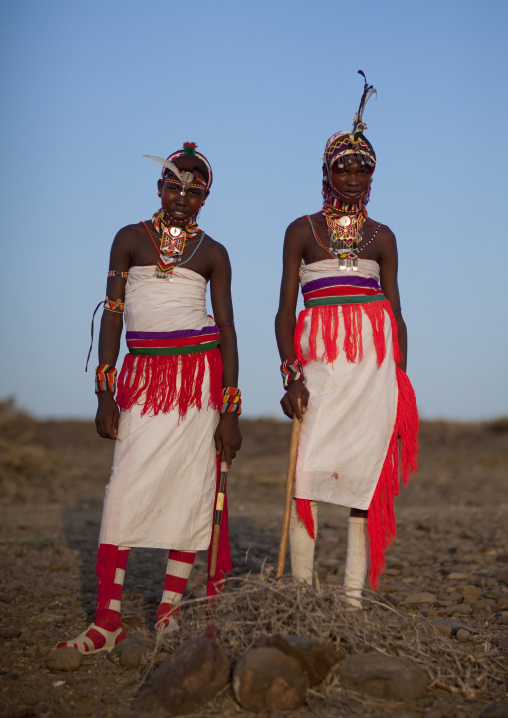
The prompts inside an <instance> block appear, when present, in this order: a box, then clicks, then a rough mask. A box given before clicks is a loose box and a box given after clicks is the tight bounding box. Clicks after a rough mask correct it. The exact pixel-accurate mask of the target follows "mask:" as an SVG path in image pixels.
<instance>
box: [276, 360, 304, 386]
mask: <svg viewBox="0 0 508 718" xmlns="http://www.w3.org/2000/svg"><path fill="white" fill-rule="evenodd" d="M280 373H281V375H282V379H283V380H284V389H287V388H288V386H289V385H290V384H291V382H292V381H299V380H300V381H302V382H303V383H304V384H305V377H304V376H303V366H302V365H301V364H300V362H299V361H298V359H286V360H285V361H283V362H282V364H281V365H280Z"/></svg>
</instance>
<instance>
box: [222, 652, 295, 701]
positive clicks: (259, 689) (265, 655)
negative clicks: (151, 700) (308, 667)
mask: <svg viewBox="0 0 508 718" xmlns="http://www.w3.org/2000/svg"><path fill="white" fill-rule="evenodd" d="M233 693H234V695H235V698H236V700H237V701H238V703H239V704H240V706H241V707H242V708H243V709H244V710H247V711H252V712H254V713H259V712H260V711H262V710H269V711H276V710H293V709H295V708H299V707H300V706H302V705H303V703H304V701H305V696H306V693H307V676H306V675H305V673H304V671H303V669H302V668H301V666H300V664H299V663H298V661H297V660H296V659H295V658H293V657H292V656H288V655H286V654H285V653H282V651H279V650H278V649H276V648H269V647H266V648H250V649H249V650H248V651H247V652H246V653H244V655H243V656H242V657H241V658H240V660H239V661H238V663H237V664H236V666H235V669H234V672H233Z"/></svg>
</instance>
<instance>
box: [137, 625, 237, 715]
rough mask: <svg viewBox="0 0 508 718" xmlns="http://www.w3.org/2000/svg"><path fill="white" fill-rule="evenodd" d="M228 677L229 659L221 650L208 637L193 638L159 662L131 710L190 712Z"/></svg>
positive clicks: (203, 703)
mask: <svg viewBox="0 0 508 718" xmlns="http://www.w3.org/2000/svg"><path fill="white" fill-rule="evenodd" d="M228 679H229V660H228V657H227V655H226V652H225V651H224V649H223V648H221V647H220V646H218V645H217V644H216V643H215V642H214V641H210V640H208V639H207V638H195V639H192V640H190V641H186V642H185V643H183V644H182V645H181V646H180V647H179V648H177V650H176V651H175V652H174V653H172V654H171V655H170V656H168V658H166V659H165V660H164V661H163V662H162V663H161V665H160V666H159V667H158V668H157V670H156V671H155V672H154V674H153V675H152V677H151V679H150V681H149V684H148V686H147V688H146V689H145V690H144V691H143V693H141V695H140V696H139V697H138V698H137V699H136V700H135V702H134V709H135V710H138V711H145V712H151V711H160V710H161V709H163V710H165V711H166V713H167V715H170V716H179V715H185V714H186V713H192V712H194V711H197V710H199V708H201V707H202V706H204V705H206V703H208V702H209V701H210V700H212V698H214V697H215V696H216V695H217V693H218V692H219V691H220V690H221V689H222V688H223V687H224V686H225V685H226V683H227V682H228Z"/></svg>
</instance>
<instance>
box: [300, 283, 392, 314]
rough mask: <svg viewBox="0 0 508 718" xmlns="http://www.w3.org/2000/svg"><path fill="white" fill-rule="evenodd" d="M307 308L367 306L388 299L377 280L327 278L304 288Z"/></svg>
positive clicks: (308, 284) (303, 292)
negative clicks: (333, 305) (346, 305)
mask: <svg viewBox="0 0 508 718" xmlns="http://www.w3.org/2000/svg"><path fill="white" fill-rule="evenodd" d="M302 294H303V299H304V303H305V308H306V309H309V308H310V307H322V306H325V305H330V304H366V303H367V302H380V301H383V300H384V299H386V297H385V295H384V294H383V290H382V289H381V287H380V286H379V284H378V282H377V281H376V280H375V279H370V278H368V277H358V276H356V277H355V276H350V277H349V276H348V277H344V276H341V277H325V278H324V279H314V280H313V281H312V282H308V283H307V284H306V285H305V286H304V287H302Z"/></svg>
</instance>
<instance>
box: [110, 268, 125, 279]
mask: <svg viewBox="0 0 508 718" xmlns="http://www.w3.org/2000/svg"><path fill="white" fill-rule="evenodd" d="M128 275H129V272H120V271H119V270H118V269H110V270H109V272H108V278H109V277H122V279H127V277H128Z"/></svg>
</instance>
